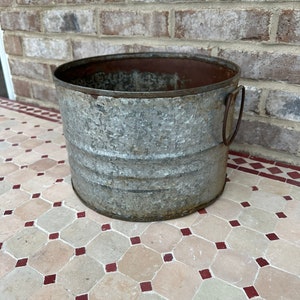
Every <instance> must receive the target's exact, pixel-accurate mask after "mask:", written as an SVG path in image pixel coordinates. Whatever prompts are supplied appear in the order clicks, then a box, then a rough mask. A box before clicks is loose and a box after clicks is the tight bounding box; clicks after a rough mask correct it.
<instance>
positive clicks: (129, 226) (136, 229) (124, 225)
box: [110, 219, 150, 237]
mask: <svg viewBox="0 0 300 300" xmlns="http://www.w3.org/2000/svg"><path fill="white" fill-rule="evenodd" d="M110 221H111V226H112V228H113V229H115V230H116V231H118V232H121V233H123V234H125V235H126V236H128V237H134V236H140V235H141V234H142V233H143V232H144V231H145V230H146V228H148V227H149V226H150V223H149V222H145V223H143V222H126V221H121V220H115V219H110Z"/></svg>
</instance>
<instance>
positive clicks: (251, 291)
mask: <svg viewBox="0 0 300 300" xmlns="http://www.w3.org/2000/svg"><path fill="white" fill-rule="evenodd" d="M244 291H245V293H246V295H247V297H248V298H249V299H251V298H253V297H257V296H259V294H258V292H257V291H256V289H255V287H254V286H247V287H244Z"/></svg>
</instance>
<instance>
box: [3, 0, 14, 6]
mask: <svg viewBox="0 0 300 300" xmlns="http://www.w3.org/2000/svg"><path fill="white" fill-rule="evenodd" d="M13 2H14V0H1V1H0V6H10V5H12V3H13Z"/></svg>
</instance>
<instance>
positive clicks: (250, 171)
mask: <svg viewBox="0 0 300 300" xmlns="http://www.w3.org/2000/svg"><path fill="white" fill-rule="evenodd" d="M238 169H239V170H240V171H242V172H245V173H249V174H253V175H258V174H259V171H257V170H253V169H250V168H245V167H239V168H238Z"/></svg>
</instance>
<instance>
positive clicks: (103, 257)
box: [86, 230, 130, 264]
mask: <svg viewBox="0 0 300 300" xmlns="http://www.w3.org/2000/svg"><path fill="white" fill-rule="evenodd" d="M129 247H130V242H129V239H128V238H127V237H125V236H123V235H121V234H120V233H117V232H114V231H111V230H109V231H104V232H102V233H101V234H100V235H98V236H97V237H96V238H95V239H94V240H93V241H92V242H91V243H90V244H89V245H88V246H87V248H86V253H87V254H88V255H90V256H91V257H93V258H94V259H96V260H97V261H99V262H101V263H104V264H108V263H113V262H116V261H118V260H119V259H120V258H121V257H122V256H123V255H124V253H125V252H126V251H127V249H128V248H129Z"/></svg>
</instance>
